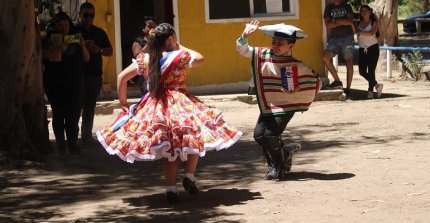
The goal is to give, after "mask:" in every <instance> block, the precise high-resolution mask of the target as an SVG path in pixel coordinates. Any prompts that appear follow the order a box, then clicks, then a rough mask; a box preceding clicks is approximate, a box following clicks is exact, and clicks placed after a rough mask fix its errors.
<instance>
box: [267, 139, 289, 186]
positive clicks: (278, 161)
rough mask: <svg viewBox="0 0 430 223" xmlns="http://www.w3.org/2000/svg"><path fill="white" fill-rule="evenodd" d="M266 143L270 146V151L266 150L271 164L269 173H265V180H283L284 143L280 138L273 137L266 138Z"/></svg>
mask: <svg viewBox="0 0 430 223" xmlns="http://www.w3.org/2000/svg"><path fill="white" fill-rule="evenodd" d="M267 142H268V144H269V145H270V149H269V150H268V152H269V154H270V157H271V163H272V169H271V171H270V172H269V171H268V172H267V174H266V179H269V180H272V179H279V180H282V179H283V178H284V174H285V173H284V172H285V167H284V149H283V147H284V143H283V142H282V139H281V137H280V136H279V137H275V136H270V137H267Z"/></svg>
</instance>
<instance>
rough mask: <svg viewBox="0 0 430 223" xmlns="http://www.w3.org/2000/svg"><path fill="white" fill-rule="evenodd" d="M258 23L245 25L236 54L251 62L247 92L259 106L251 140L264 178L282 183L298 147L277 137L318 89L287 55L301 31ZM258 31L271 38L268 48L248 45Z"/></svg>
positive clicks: (309, 74)
mask: <svg viewBox="0 0 430 223" xmlns="http://www.w3.org/2000/svg"><path fill="white" fill-rule="evenodd" d="M258 24H259V22H258V21H252V22H251V23H248V24H246V27H245V30H244V31H243V33H242V35H241V36H240V38H239V39H238V40H237V41H236V45H237V51H238V52H239V54H241V55H243V56H245V57H248V58H251V59H252V78H251V82H250V89H251V90H250V92H254V90H255V92H256V94H257V99H258V105H259V107H260V116H259V117H258V120H257V125H256V126H255V130H254V139H255V141H256V142H257V143H258V144H259V145H260V146H261V147H262V148H263V154H264V157H265V158H266V161H267V165H268V168H267V172H266V179H268V180H272V179H279V180H282V179H283V178H284V174H285V172H288V171H290V168H291V165H292V154H293V152H295V151H297V150H299V149H300V144H290V145H288V146H286V145H285V144H284V142H283V140H282V136H281V134H282V132H283V131H284V130H285V128H286V126H287V124H288V122H289V121H290V120H291V118H293V116H294V114H295V112H297V111H306V110H307V109H308V108H309V106H310V104H311V103H312V101H313V100H314V98H315V95H316V93H317V92H318V90H319V79H318V77H317V75H316V74H315V73H314V72H313V71H312V69H310V68H309V67H307V66H306V65H305V64H304V63H302V62H300V61H298V60H296V59H295V58H293V57H292V56H291V52H292V51H291V50H292V48H293V47H294V44H295V42H296V40H297V39H302V38H306V37H307V35H306V34H304V33H303V32H302V30H300V29H299V28H297V27H294V26H291V25H285V24H276V25H268V26H262V27H258ZM258 29H260V30H262V31H263V33H265V34H266V35H269V36H271V37H272V47H271V48H266V47H251V46H249V45H248V37H249V36H250V35H251V34H253V33H254V32H255V31H257V30H258ZM253 89H254V90H253Z"/></svg>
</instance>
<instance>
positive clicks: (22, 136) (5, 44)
mask: <svg viewBox="0 0 430 223" xmlns="http://www.w3.org/2000/svg"><path fill="white" fill-rule="evenodd" d="M0 13H1V14H0V58H1V60H0V67H1V74H0V84H1V87H0V123H1V128H0V150H1V151H2V152H5V153H6V155H8V156H12V157H15V158H36V157H38V156H37V155H38V154H41V153H46V152H49V151H51V146H50V142H49V133H48V125H47V124H48V123H47V118H46V107H45V105H44V100H43V85H42V58H41V55H42V52H41V41H40V35H39V32H38V27H37V23H36V21H35V18H36V17H35V6H34V1H31V0H30V1H29V0H14V1H0Z"/></svg>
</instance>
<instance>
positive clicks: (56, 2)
mask: <svg viewBox="0 0 430 223" xmlns="http://www.w3.org/2000/svg"><path fill="white" fill-rule="evenodd" d="M62 2H63V1H62V0H36V8H37V17H38V21H39V28H40V30H42V31H44V30H46V29H47V26H48V25H49V24H50V23H51V21H52V18H54V17H55V14H56V13H57V12H58V7H59V6H61V4H62Z"/></svg>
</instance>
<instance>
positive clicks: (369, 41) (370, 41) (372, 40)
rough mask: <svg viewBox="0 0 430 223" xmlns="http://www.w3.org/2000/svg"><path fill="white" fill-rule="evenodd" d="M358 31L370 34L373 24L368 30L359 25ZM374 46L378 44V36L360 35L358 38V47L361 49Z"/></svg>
mask: <svg viewBox="0 0 430 223" xmlns="http://www.w3.org/2000/svg"><path fill="white" fill-rule="evenodd" d="M358 30H360V31H362V32H370V31H372V23H369V25H367V26H366V28H364V29H363V28H361V27H360V25H358ZM374 44H378V38H376V35H375V34H373V35H371V36H368V35H359V36H358V45H359V46H360V48H364V49H367V48H368V47H369V46H372V45H374Z"/></svg>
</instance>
